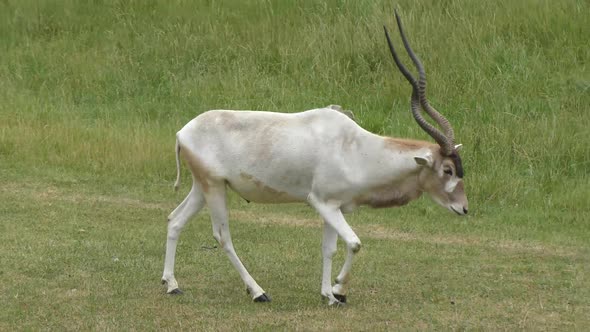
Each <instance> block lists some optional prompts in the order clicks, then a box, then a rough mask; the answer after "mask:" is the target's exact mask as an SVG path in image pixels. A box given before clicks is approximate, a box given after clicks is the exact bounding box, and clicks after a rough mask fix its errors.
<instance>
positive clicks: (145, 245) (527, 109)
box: [0, 0, 590, 331]
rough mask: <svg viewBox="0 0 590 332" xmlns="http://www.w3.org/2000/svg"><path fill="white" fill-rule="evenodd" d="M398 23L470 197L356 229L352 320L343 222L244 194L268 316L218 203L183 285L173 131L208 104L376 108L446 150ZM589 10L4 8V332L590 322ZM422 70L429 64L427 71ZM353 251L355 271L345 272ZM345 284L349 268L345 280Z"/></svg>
mask: <svg viewBox="0 0 590 332" xmlns="http://www.w3.org/2000/svg"><path fill="white" fill-rule="evenodd" d="M394 6H395V7H396V8H398V10H399V12H400V15H401V16H402V19H403V20H404V23H405V25H406V31H407V33H408V36H409V38H410V41H411V42H412V45H413V46H414V50H415V51H416V52H417V53H418V54H419V56H420V57H421V58H422V60H423V62H424V65H425V67H426V71H427V74H428V78H429V90H428V93H429V96H430V100H431V102H432V103H433V105H434V106H435V107H436V108H437V109H438V110H439V111H441V112H442V113H443V114H445V115H446V116H447V117H448V118H449V120H450V121H451V123H452V124H453V125H454V128H455V132H456V136H457V141H458V142H459V143H463V144H464V148H463V150H462V157H463V160H464V165H465V168H466V176H465V183H466V188H467V193H468V196H469V199H470V213H469V216H467V217H464V218H460V217H457V216H455V215H453V214H451V213H449V212H448V211H446V210H445V209H443V208H441V207H439V206H437V205H436V204H435V203H433V202H431V201H430V200H429V199H428V198H427V197H424V198H421V199H419V200H418V201H416V202H413V203H411V204H410V205H409V206H406V207H404V208H400V209H387V210H370V209H367V208H363V209H360V210H359V211H357V212H355V213H353V214H351V215H349V216H347V220H348V221H349V223H350V224H351V226H352V227H353V229H354V230H355V231H356V232H357V234H358V235H359V237H360V238H361V241H362V242H363V248H362V250H361V251H360V252H359V254H358V255H357V256H356V259H355V262H354V265H353V274H352V280H351V282H350V292H349V294H348V302H349V303H348V304H347V305H346V306H344V307H329V306H328V305H327V303H326V302H325V301H324V300H322V298H321V296H320V280H321V231H322V228H321V220H320V218H319V217H318V216H317V214H316V213H315V212H314V211H313V210H312V209H311V208H310V207H308V206H306V205H304V204H299V205H298V204H291V205H260V204H248V203H246V202H245V201H244V200H242V199H241V198H239V197H238V196H236V195H235V194H233V193H232V194H230V195H229V202H230V207H231V211H230V217H231V221H230V224H231V225H230V226H231V231H232V237H233V240H234V244H235V247H236V251H237V253H238V255H239V256H240V257H241V258H242V260H243V262H244V264H245V265H246V266H247V268H248V269H249V271H250V272H251V274H252V275H253V277H254V278H256V280H257V281H258V283H259V284H260V285H261V286H262V287H263V288H264V289H265V290H266V291H267V292H268V294H269V295H270V296H271V297H272V300H273V301H272V302H270V303H264V304H260V303H253V302H252V300H251V298H250V297H249V296H248V295H247V294H246V291H245V287H244V286H243V284H242V282H241V280H240V278H239V276H238V273H237V272H236V271H235V270H234V269H233V267H232V265H231V263H230V262H229V260H228V259H227V257H226V255H225V253H224V252H223V250H220V249H218V248H216V242H215V240H214V239H213V237H212V232H211V224H210V221H209V214H208V210H207V209H205V210H204V211H203V212H201V213H200V214H199V215H198V216H197V217H195V218H194V220H192V221H191V222H190V223H189V224H188V225H187V227H186V228H185V230H184V231H183V233H182V235H181V239H180V242H179V246H178V252H177V261H176V273H175V274H176V278H177V279H178V281H179V283H180V287H181V288H182V289H183V291H184V294H183V295H180V296H170V295H166V294H165V290H166V289H165V287H164V286H162V285H161V284H160V277H161V275H162V270H163V263H164V249H165V242H166V218H167V216H168V214H169V213H170V212H171V211H172V210H173V209H174V208H175V207H176V205H177V204H178V203H180V201H181V200H182V199H183V198H184V195H185V194H186V193H187V192H188V190H189V188H190V174H189V172H188V170H187V168H186V167H183V184H182V186H181V189H180V191H179V192H174V191H173V189H172V184H173V182H174V178H175V169H174V167H175V162H174V134H175V132H176V131H177V130H178V129H180V128H181V127H182V126H183V125H184V124H185V123H186V122H188V121H189V120H190V119H192V118H193V117H194V116H196V115H197V114H199V113H201V112H204V111H206V110H208V109H214V108H227V109H257V110H268V111H276V112H297V111H302V110H306V109H310V108H316V107H322V106H326V105H329V104H340V105H342V106H344V108H346V109H350V110H353V111H354V112H355V114H356V116H357V118H358V122H359V124H360V125H361V126H363V127H364V128H366V129H368V130H371V131H373V132H376V133H379V134H383V135H392V136H402V137H411V138H417V139H429V138H428V137H427V135H426V134H424V133H423V132H421V130H420V128H419V127H418V126H417V125H416V123H415V121H414V120H413V119H412V118H411V115H410V112H409V97H410V89H409V87H408V84H407V82H406V81H405V80H404V79H403V76H402V75H401V74H399V73H398V72H397V71H396V69H395V68H394V66H393V63H392V60H391V56H390V55H389V54H388V50H387V48H386V42H385V39H384V37H383V33H382V25H383V24H384V23H385V24H387V25H388V27H389V30H390V33H392V36H395V37H394V42H395V43H396V45H398V47H399V49H400V50H401V49H402V48H401V43H400V41H399V37H398V36H397V32H396V29H395V25H394V18H393V8H394ZM589 12H590V7H589V4H588V3H587V2H585V1H574V0H566V1H558V2H556V1H541V0H535V1H533V0H525V1H514V2H505V1H490V2H485V3H481V2H474V1H444V2H437V1H399V2H398V3H395V4H394V3H391V2H389V1H368V0H366V1H365V0H359V1H322V2H317V1H297V2H287V1H227V2H216V1H174V2H165V1H142V2H134V1H104V2H103V1H94V2H88V3H82V2H73V1H44V2H37V1H10V0H9V1H4V2H0V277H1V279H2V281H3V282H2V283H1V284H0V307H1V308H2V310H0V330H2V331H4V330H6V331H12V330H60V331H61V330H199V331H201V330H305V331H307V330H352V331H356V330H463V329H476V330H516V329H525V330H558V331H563V330H587V329H590V315H589V314H588V313H590V280H589V273H590V207H589V204H588V203H590V178H589V176H588V174H589V173H590V172H589V171H590V145H589V144H588V137H590V129H589V128H590V114H589V112H588V111H589V110H588V106H589V105H590V64H589V61H590V48H589V47H588V46H587V42H588V40H590V31H589V30H588V28H587V27H588V26H590V15H588V13H589ZM404 60H405V61H406V63H407V64H408V66H409V64H410V62H409V59H408V58H407V57H405V56H404ZM343 247H344V245H343V243H341V242H340V243H339V249H340V251H339V253H338V254H337V256H336V258H335V264H334V271H335V272H334V273H336V272H337V271H338V270H339V268H340V266H341V264H342V263H343V259H344V252H343ZM334 276H335V275H334Z"/></svg>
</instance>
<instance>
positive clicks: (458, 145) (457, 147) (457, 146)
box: [455, 144, 463, 151]
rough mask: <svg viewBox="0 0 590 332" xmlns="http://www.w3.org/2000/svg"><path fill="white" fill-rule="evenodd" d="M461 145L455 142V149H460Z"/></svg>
mask: <svg viewBox="0 0 590 332" xmlns="http://www.w3.org/2000/svg"><path fill="white" fill-rule="evenodd" d="M462 147H463V144H457V145H455V150H457V151H459V150H461V148H462Z"/></svg>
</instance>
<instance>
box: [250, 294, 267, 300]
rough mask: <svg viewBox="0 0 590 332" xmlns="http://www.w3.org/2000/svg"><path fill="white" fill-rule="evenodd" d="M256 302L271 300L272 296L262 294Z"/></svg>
mask: <svg viewBox="0 0 590 332" xmlns="http://www.w3.org/2000/svg"><path fill="white" fill-rule="evenodd" d="M254 302H270V296H268V295H266V294H262V295H260V296H259V297H257V298H255V299H254Z"/></svg>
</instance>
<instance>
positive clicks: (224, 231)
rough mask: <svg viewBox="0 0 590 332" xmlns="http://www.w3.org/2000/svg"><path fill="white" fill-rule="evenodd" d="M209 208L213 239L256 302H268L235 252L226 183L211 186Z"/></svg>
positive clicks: (207, 196)
mask: <svg viewBox="0 0 590 332" xmlns="http://www.w3.org/2000/svg"><path fill="white" fill-rule="evenodd" d="M205 195H206V199H207V206H208V207H209V209H210V213H211V223H212V225H213V237H214V238H215V240H217V242H219V246H220V247H221V248H223V250H224V251H225V253H226V254H227V257H228V258H229V260H230V261H231V263H232V264H233V266H234V268H235V269H236V270H237V271H238V273H239V274H240V277H241V278H242V281H243V282H244V284H245V285H246V290H247V291H248V293H249V294H250V296H252V299H253V300H254V301H255V302H268V301H270V298H269V297H268V296H267V295H266V294H265V293H264V290H263V289H262V288H261V287H260V286H259V285H258V284H257V283H256V281H255V280H254V278H252V276H251V275H250V273H248V271H247V270H246V267H244V264H242V262H241V261H240V258H239V257H238V255H237V254H236V251H235V250H234V245H233V243H232V240H231V235H230V233H229V219H228V213H227V206H226V194H225V183H220V184H217V185H215V186H211V187H210V188H209V190H208V192H207V193H206V194H205Z"/></svg>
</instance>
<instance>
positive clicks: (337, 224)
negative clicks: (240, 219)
mask: <svg viewBox="0 0 590 332" xmlns="http://www.w3.org/2000/svg"><path fill="white" fill-rule="evenodd" d="M396 19H397V22H398V26H399V28H400V33H401V36H402V39H403V41H404V45H405V46H406V50H407V51H408V53H409V54H410V57H411V58H412V60H413V61H414V63H415V65H416V67H417V68H418V71H419V75H420V78H419V80H416V79H414V78H413V76H412V75H411V74H410V73H409V72H408V70H407V69H406V68H405V67H404V66H403V65H402V64H401V62H400V61H399V59H398V57H397V54H396V53H395V49H394V48H393V45H392V43H391V41H390V40H389V35H388V34H387V30H385V32H386V36H387V40H388V43H389V45H390V50H391V52H392V55H393V57H394V60H395V61H396V64H397V65H398V68H399V69H400V71H402V73H403V74H404V76H406V78H407V79H408V81H409V82H410V84H411V85H412V87H413V94H412V102H411V108H412V113H413V115H414V117H415V118H416V120H417V122H418V124H419V125H420V126H421V127H422V128H423V129H424V130H425V131H427V132H428V133H429V134H430V135H431V136H432V137H433V138H434V139H435V141H436V142H437V144H434V143H430V142H425V141H416V140H408V139H399V138H391V137H384V136H379V135H375V134H373V133H370V132H368V131H366V130H364V129H363V128H361V127H360V126H359V125H357V123H356V122H355V121H353V120H352V119H351V118H350V117H349V116H347V115H346V114H345V111H343V110H342V109H341V108H340V107H339V106H336V105H331V106H328V107H324V108H318V109H313V110H309V111H305V112H301V113H293V114H281V113H272V112H258V111H229V110H213V111H208V112H205V113H203V114H201V115H199V116H197V117H196V118H195V119H193V120H192V121H190V122H189V123H188V124H186V125H185V126H184V127H183V128H182V129H181V130H180V131H179V132H178V133H177V135H176V138H177V143H176V160H177V174H178V176H177V182H176V184H175V187H178V185H179V180H180V159H179V157H180V156H182V157H183V158H184V159H185V161H186V162H187V164H188V165H189V168H190V170H191V172H192V175H193V185H192V189H191V191H190V192H189V194H188V195H187V197H186V198H185V199H184V201H183V202H182V203H181V204H180V205H179V206H178V207H177V208H176V209H175V210H174V211H173V212H172V213H171V214H170V216H169V223H168V240H167V245H166V259H165V266H164V273H163V277H162V281H163V282H164V283H166V284H167V285H168V289H167V292H168V293H179V292H180V290H179V288H178V283H177V281H176V279H175V277H174V272H173V271H174V259H175V252H176V245H177V241H178V236H179V234H180V231H181V229H182V228H183V227H184V225H185V224H186V222H187V221H188V220H189V219H190V218H191V217H192V216H193V215H195V214H196V213H197V212H198V211H199V210H200V209H201V208H203V207H204V206H205V205H207V206H208V207H209V209H210V214H211V220H212V224H213V236H214V237H215V239H216V240H217V241H218V242H219V244H220V247H221V248H223V249H224V251H225V252H226V253H227V255H228V257H229V258H230V260H231V262H232V264H233V265H234V267H235V268H236V269H237V270H238V272H239V274H240V276H241V278H242V280H243V282H244V283H245V285H246V288H247V290H248V292H249V294H250V295H251V296H252V299H253V300H254V301H257V302H266V301H270V298H269V297H268V296H267V295H266V293H265V292H264V290H263V289H262V288H261V287H260V286H259V285H258V284H257V283H256V281H255V280H254V279H253V278H252V276H251V275H250V274H249V272H248V271H247V270H246V268H245V267H244V265H243V264H242V262H241V261H240V259H239V258H238V256H237V254H236V252H235V250H234V248H233V244H232V241H231V236H230V232H229V226H228V212H227V206H226V189H227V188H228V187H229V188H231V189H232V190H234V191H235V192H237V193H238V194H239V195H240V196H241V197H243V198H244V199H246V200H247V201H250V202H257V203H287V202H306V203H308V204H309V205H310V206H311V207H313V208H314V209H316V211H317V212H318V213H319V214H320V216H321V217H322V219H323V221H324V228H323V242H322V253H323V274H322V283H321V294H322V295H323V296H324V297H326V298H328V300H329V303H330V304H337V303H344V302H346V295H347V285H348V281H349V279H350V270H351V266H352V260H353V257H354V254H355V253H356V252H358V250H359V249H360V247H361V242H360V240H359V238H358V237H357V235H356V234H355V233H354V231H353V230H352V229H351V227H350V226H349V225H348V223H347V222H346V220H345V219H344V216H343V213H345V212H351V211H353V210H354V209H355V208H356V207H358V206H361V205H368V206H370V207H375V208H378V207H391V206H401V205H405V204H407V203H409V202H410V201H412V200H414V199H416V198H418V197H419V196H420V195H421V194H422V193H423V192H427V193H428V194H430V196H431V197H432V198H433V199H434V200H435V201H436V202H437V203H439V204H440V205H442V206H444V207H446V208H447V209H449V210H451V211H454V212H455V213H457V214H459V215H464V214H466V213H467V198H466V196H465V192H464V188H463V180H462V177H463V168H462V165H461V159H460V157H459V155H458V148H459V146H455V145H454V142H453V140H454V136H453V131H452V128H451V127H450V124H449V123H448V121H446V119H445V118H444V117H442V115H440V114H439V113H438V112H436V110H434V109H433V108H432V106H430V105H429V104H428V101H427V99H426V97H425V82H426V79H425V75H424V70H423V68H422V65H421V64H420V62H419V60H418V58H417V57H416V56H415V55H414V53H413V52H412V50H411V48H410V47H409V45H408V43H407V40H406V38H405V35H404V33H403V30H402V26H401V22H400V20H399V17H398V16H397V13H396ZM420 107H422V108H424V110H425V111H426V112H427V113H428V114H429V115H430V116H431V117H432V118H433V119H434V120H435V121H436V122H437V123H438V124H439V125H441V127H443V130H444V131H445V133H444V134H443V133H441V132H440V131H438V130H437V129H436V128H434V127H432V126H431V125H430V124H428V123H427V122H426V121H425V120H424V118H423V117H422V116H421V114H420V109H419V108H420ZM338 236H340V237H341V238H342V239H343V240H344V242H345V243H346V246H347V256H346V260H345V262H344V266H343V267H342V270H341V271H340V273H339V274H338V276H337V278H336V283H335V284H334V285H333V286H332V284H331V280H332V271H331V268H332V256H333V255H334V253H335V251H336V243H337V238H338Z"/></svg>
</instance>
